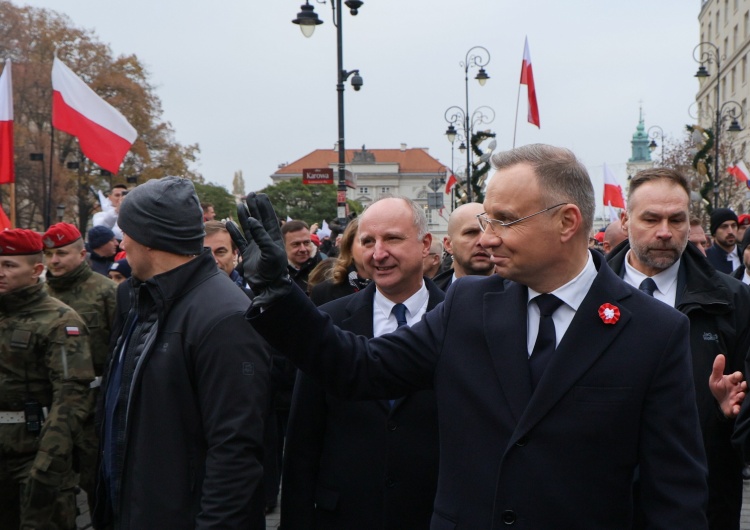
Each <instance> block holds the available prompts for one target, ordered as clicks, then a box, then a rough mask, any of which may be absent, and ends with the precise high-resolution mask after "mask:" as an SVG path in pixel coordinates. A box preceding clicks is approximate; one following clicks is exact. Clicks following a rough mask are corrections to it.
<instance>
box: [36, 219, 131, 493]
mask: <svg viewBox="0 0 750 530" xmlns="http://www.w3.org/2000/svg"><path fill="white" fill-rule="evenodd" d="M42 242H43V243H44V261H45V264H46V265H47V292H48V293H49V294H50V295H52V296H54V297H55V298H57V299H58V300H60V301H62V302H63V303H65V304H67V305H69V306H70V307H72V308H73V309H75V311H76V313H78V315H79V316H80V317H81V318H82V319H83V321H84V323H85V324H86V327H87V328H88V331H89V343H90V345H91V359H92V361H93V364H94V374H95V375H96V380H95V381H94V383H92V387H93V388H92V389H91V391H90V396H89V400H90V405H91V410H92V414H91V415H90V416H89V418H88V419H87V420H86V423H85V424H84V426H83V430H82V431H81V433H80V435H79V436H78V437H77V438H76V439H75V451H74V455H75V458H74V462H73V464H74V466H75V468H76V471H78V472H79V473H80V486H81V488H83V490H84V491H85V492H86V494H87V495H88V499H89V506H91V507H93V504H94V483H95V481H96V462H97V454H98V452H99V437H98V436H97V434H96V429H95V428H94V414H93V410H94V407H95V406H96V399H97V397H98V393H99V382H100V381H101V375H102V371H103V370H104V363H105V360H106V357H107V351H108V347H109V334H110V330H111V329H112V321H113V319H114V314H115V298H116V292H117V285H116V284H115V282H113V281H112V280H110V279H109V278H106V277H104V276H102V275H101V274H96V273H94V271H93V270H91V267H90V266H89V264H88V262H87V261H86V248H85V246H84V244H83V238H82V237H81V232H79V231H78V228H76V227H75V226H74V225H72V224H68V223H57V224H55V225H52V226H50V227H49V229H47V232H45V233H44V235H43V236H42Z"/></svg>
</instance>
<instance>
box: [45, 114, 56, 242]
mask: <svg viewBox="0 0 750 530" xmlns="http://www.w3.org/2000/svg"><path fill="white" fill-rule="evenodd" d="M49 132H50V135H49V176H48V179H47V204H46V208H45V212H44V226H45V230H46V229H47V228H49V227H50V226H52V161H53V160H54V158H55V127H54V126H53V125H52V119H50V122H49Z"/></svg>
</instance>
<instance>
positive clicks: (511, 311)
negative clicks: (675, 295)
mask: <svg viewBox="0 0 750 530" xmlns="http://www.w3.org/2000/svg"><path fill="white" fill-rule="evenodd" d="M492 162H493V166H494V167H496V168H497V171H496V173H495V174H494V176H493V177H492V179H491V180H490V182H489V186H488V189H487V193H486V198H485V202H484V208H485V211H486V214H483V215H482V216H480V217H479V219H480V224H481V226H482V228H483V231H484V235H483V237H482V245H483V246H484V247H485V248H487V249H488V250H489V251H490V253H491V255H492V261H493V263H494V264H495V265H496V269H497V271H498V273H499V276H498V275H493V276H490V277H488V278H478V277H473V276H468V277H466V278H461V279H459V280H458V281H456V283H455V285H453V286H452V287H451V288H450V289H449V291H448V293H447V296H446V299H445V301H444V302H443V303H442V304H440V305H439V306H438V307H437V308H435V310H433V311H431V312H430V313H427V314H426V315H425V317H424V318H423V319H422V321H421V322H419V323H417V324H415V325H414V326H412V327H408V328H407V327H405V328H400V329H398V330H397V331H395V332H394V333H391V334H387V335H384V336H381V337H378V338H374V339H369V340H368V339H365V338H364V337H357V336H356V335H354V334H352V333H349V332H345V331H341V330H337V329H336V328H335V327H334V326H333V324H332V323H331V321H330V318H329V317H327V316H324V315H321V314H320V313H318V312H317V310H316V309H315V308H314V307H313V306H312V304H309V303H307V300H306V297H305V295H304V293H302V292H301V291H299V290H297V289H294V288H293V286H292V285H291V283H290V280H289V279H288V278H285V277H283V275H282V274H281V272H280V271H281V270H282V269H283V265H284V264H285V259H286V258H285V256H284V255H283V252H281V251H280V247H279V246H278V245H277V244H275V243H274V239H275V238H277V237H278V236H277V234H278V230H277V229H275V226H276V224H275V219H273V217H274V216H273V211H272V208H271V207H270V203H268V201H267V198H265V199H264V198H263V197H258V196H250V197H249V200H248V206H249V208H250V213H251V214H252V215H253V216H254V218H250V217H248V215H247V213H245V212H243V213H242V215H240V221H241V222H242V224H243V227H244V228H245V233H246V236H247V237H248V238H249V239H251V240H252V242H251V243H250V244H249V246H248V247H247V249H245V252H244V254H243V255H244V256H245V257H246V259H247V260H249V261H250V262H251V263H253V264H257V265H258V266H259V267H261V269H260V270H258V269H257V267H251V270H258V272H257V273H256V274H253V275H251V276H250V277H248V280H249V281H250V283H251V284H252V285H253V287H254V289H258V290H259V291H260V292H261V294H260V295H259V296H258V297H257V298H256V299H255V302H254V304H253V307H252V308H251V309H250V311H249V312H248V315H247V316H248V319H249V321H250V322H251V324H252V325H253V326H254V327H255V328H256V329H257V330H258V331H259V332H260V333H261V334H262V335H263V336H264V337H265V338H266V339H267V340H268V341H269V342H270V343H271V344H273V345H274V346H275V347H277V348H278V349H279V350H280V351H281V352H283V353H284V354H286V355H289V356H290V357H291V358H292V359H293V360H294V362H295V363H297V364H298V366H299V368H301V369H302V370H303V371H306V372H308V373H311V374H313V375H314V376H315V377H317V378H318V379H319V380H320V381H321V382H322V384H323V385H324V386H325V387H326V388H327V389H328V390H329V391H332V392H336V393H337V394H340V395H343V396H347V397H352V398H360V399H361V398H395V397H397V396H399V395H403V394H404V393H407V392H413V391H415V390H421V389H426V388H434V389H435V394H436V398H437V404H438V416H439V423H440V478H439V481H438V491H437V495H436V498H435V507H434V513H433V517H432V522H431V528H432V529H433V530H442V529H448V528H450V529H471V530H475V529H490V528H492V529H499V528H506V527H507V526H509V525H514V528H522V529H546V528H555V529H576V530H585V529H592V530H593V529H596V530H602V529H618V530H619V529H622V530H625V529H630V527H631V523H632V516H633V508H634V506H633V498H632V481H633V478H634V474H635V471H636V469H638V470H639V473H640V480H641V484H642V496H641V504H642V508H643V511H644V513H645V515H646V518H647V521H648V524H649V525H650V528H653V529H665V530H666V529H669V530H673V529H675V528H680V529H682V530H686V529H705V528H706V516H705V503H706V498H707V493H706V490H707V487H706V464H705V455H704V451H703V447H702V444H701V439H700V429H699V426H698V417H697V411H696V407H695V391H694V387H693V381H692V376H691V366H690V353H689V351H690V346H689V342H688V338H689V329H688V320H687V318H686V317H685V316H684V315H682V314H680V313H679V312H678V311H676V310H674V309H673V308H670V307H668V306H667V305H665V304H663V303H661V302H659V301H658V300H654V299H653V298H651V297H649V296H647V295H645V294H644V293H641V292H639V291H638V290H637V289H634V288H633V287H631V286H629V285H627V284H625V283H624V282H622V280H620V279H619V278H618V277H617V276H616V275H615V274H614V273H613V272H612V270H611V269H610V268H609V267H608V266H607V265H606V263H604V261H603V258H602V257H601V255H600V254H599V253H597V252H589V251H588V250H587V245H588V234H589V233H590V232H591V227H592V224H593V216H594V209H595V207H594V192H593V188H592V185H591V181H590V179H589V177H588V174H587V172H586V169H585V168H584V167H583V165H582V164H581V163H580V162H579V161H578V160H577V159H576V158H575V156H574V155H573V154H572V153H571V152H570V151H568V150H566V149H560V148H555V147H550V146H544V145H530V146H525V147H521V148H518V149H514V150H512V151H508V152H504V153H497V154H495V155H494V156H493V160H492ZM269 230H270V235H269V233H268V231H269ZM237 235H238V234H235V237H237ZM532 235H533V237H531V236H532ZM238 239H240V238H239V237H238ZM260 249H262V251H261V250H260ZM504 278H505V279H504ZM543 295H552V296H543ZM555 298H557V301H558V303H560V304H561V305H560V306H559V307H558V309H557V310H554V308H550V307H549V306H550V305H555V304H552V303H551V302H555ZM261 308H262V309H263V311H261V310H260V309H261ZM286 322H295V323H296V328H295V333H294V334H291V333H289V332H288V327H287V326H286V325H285V323H286ZM537 339H538V340H537ZM545 365H546V367H545Z"/></svg>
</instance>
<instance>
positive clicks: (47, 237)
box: [42, 223, 81, 248]
mask: <svg viewBox="0 0 750 530" xmlns="http://www.w3.org/2000/svg"><path fill="white" fill-rule="evenodd" d="M79 239H81V232H79V231H78V229H77V228H76V227H75V226H74V225H72V224H70V223H57V224H56V225H52V226H50V227H49V228H48V229H47V231H46V232H45V233H44V235H43V236H42V241H43V242H44V246H45V247H47V248H60V247H64V246H65V245H70V244H71V243H72V242H74V241H78V240H79Z"/></svg>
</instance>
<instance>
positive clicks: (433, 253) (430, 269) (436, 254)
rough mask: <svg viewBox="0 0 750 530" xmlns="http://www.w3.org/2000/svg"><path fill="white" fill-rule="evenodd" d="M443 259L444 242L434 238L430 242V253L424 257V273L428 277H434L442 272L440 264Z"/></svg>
mask: <svg viewBox="0 0 750 530" xmlns="http://www.w3.org/2000/svg"><path fill="white" fill-rule="evenodd" d="M442 261H443V244H442V243H441V242H440V241H439V240H437V239H433V240H432V243H431V244H430V253H429V254H427V255H426V256H425V257H424V258H422V274H423V275H424V276H426V277H427V278H430V279H432V278H434V277H435V276H436V275H437V274H438V273H439V272H440V264H441V263H442Z"/></svg>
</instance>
